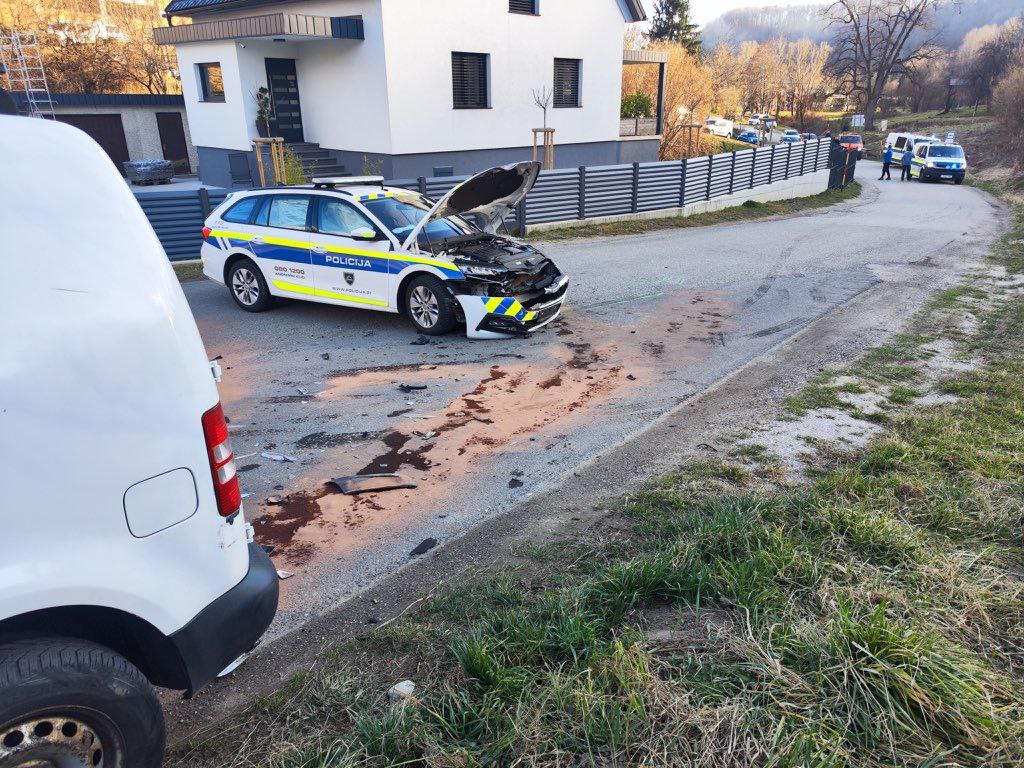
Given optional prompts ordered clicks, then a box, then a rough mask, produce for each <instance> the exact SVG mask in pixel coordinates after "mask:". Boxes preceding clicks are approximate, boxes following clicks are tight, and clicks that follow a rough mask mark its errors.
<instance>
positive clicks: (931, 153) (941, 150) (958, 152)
mask: <svg viewBox="0 0 1024 768" xmlns="http://www.w3.org/2000/svg"><path fill="white" fill-rule="evenodd" d="M963 156H964V150H963V148H962V147H943V146H934V147H931V148H930V149H929V150H928V157H963Z"/></svg>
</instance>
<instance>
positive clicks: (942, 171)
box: [910, 142, 967, 184]
mask: <svg viewBox="0 0 1024 768" xmlns="http://www.w3.org/2000/svg"><path fill="white" fill-rule="evenodd" d="M966 175H967V156H966V155H964V148H963V147H961V146H960V145H959V144H946V143H940V142H925V143H921V144H918V145H916V146H915V147H914V157H913V159H912V160H911V161H910V177H911V178H916V179H917V180H918V181H929V180H935V181H952V182H953V183H954V184H963V183H964V176H966Z"/></svg>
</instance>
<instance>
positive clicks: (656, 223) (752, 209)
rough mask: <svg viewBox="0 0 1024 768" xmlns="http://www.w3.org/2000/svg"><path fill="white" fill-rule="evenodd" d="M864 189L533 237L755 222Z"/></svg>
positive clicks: (565, 237)
mask: <svg viewBox="0 0 1024 768" xmlns="http://www.w3.org/2000/svg"><path fill="white" fill-rule="evenodd" d="M860 192H861V187H860V185H859V184H858V183H857V182H853V183H852V184H850V185H848V186H847V187H846V188H845V189H841V190H827V191H825V192H820V193H819V194H816V195H811V196H809V197H798V198H794V199H792V200H775V201H771V202H766V203H762V202H758V201H756V200H747V201H746V202H745V203H743V204H742V205H737V206H733V207H731V208H724V209H722V210H720V211H712V212H710V213H698V214H695V215H693V216H665V217H661V218H656V219H629V220H626V221H615V222H609V223H606V224H585V225H582V226H578V227H558V228H553V229H546V230H543V231H540V232H537V233H535V234H533V235H531V239H533V240H536V241H538V242H542V241H553V240H573V239H576V238H582V237H610V236H616V235H636V234H642V233H644V232H656V231H659V230H664V229H682V228H686V227H706V226H711V225H712V224H728V223H734V222H740V221H754V220H757V219H763V218H766V217H768V216H779V215H787V214H789V215H792V214H795V213H801V212H803V211H809V210H814V209H817V208H824V207H826V206H829V205H835V204H836V203H840V202H843V201H844V200H852V199H854V198H856V197H857V196H859V195H860Z"/></svg>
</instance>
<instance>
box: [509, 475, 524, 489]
mask: <svg viewBox="0 0 1024 768" xmlns="http://www.w3.org/2000/svg"><path fill="white" fill-rule="evenodd" d="M508 487H509V488H522V487H523V481H522V480H520V479H519V478H518V477H513V478H512V479H511V480H509V481H508Z"/></svg>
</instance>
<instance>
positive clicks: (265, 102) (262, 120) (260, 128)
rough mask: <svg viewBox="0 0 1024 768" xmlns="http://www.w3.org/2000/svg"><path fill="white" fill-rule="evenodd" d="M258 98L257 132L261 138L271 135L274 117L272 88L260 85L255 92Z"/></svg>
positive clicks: (254, 96) (255, 97)
mask: <svg viewBox="0 0 1024 768" xmlns="http://www.w3.org/2000/svg"><path fill="white" fill-rule="evenodd" d="M253 98H254V99H255V100H256V132H257V133H258V134H259V136H260V138H262V139H265V138H267V137H269V136H270V121H271V120H273V119H274V102H273V100H271V98H270V90H269V89H267V88H265V87H263V86H260V88H259V89H258V90H257V91H256V93H254V94H253Z"/></svg>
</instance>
